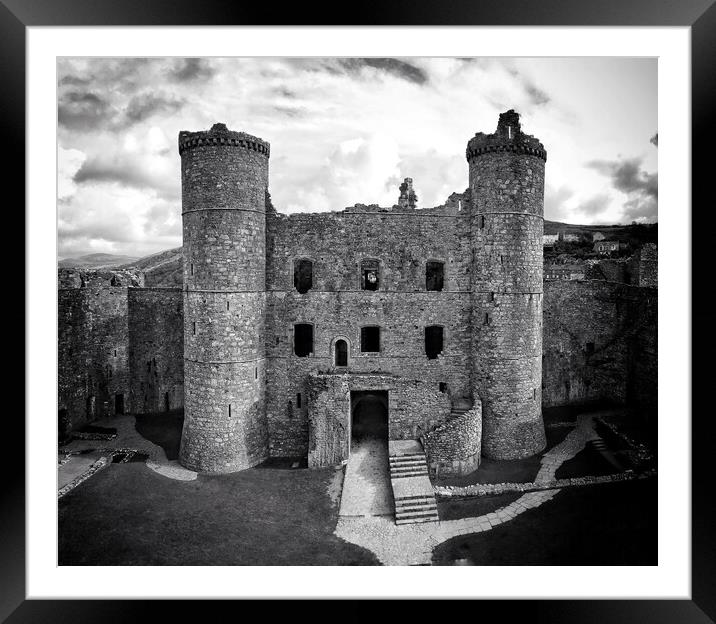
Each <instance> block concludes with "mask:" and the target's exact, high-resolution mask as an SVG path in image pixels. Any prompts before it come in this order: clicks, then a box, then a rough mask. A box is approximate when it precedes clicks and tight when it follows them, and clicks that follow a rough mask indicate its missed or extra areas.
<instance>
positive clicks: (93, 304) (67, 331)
mask: <svg viewBox="0 0 716 624" xmlns="http://www.w3.org/2000/svg"><path fill="white" fill-rule="evenodd" d="M141 283H142V275H141V273H140V272H133V271H89V270H87V271H85V270H82V271H80V270H74V269H61V270H59V271H58V291H57V296H58V310H57V311H58V342H57V345H58V409H59V410H60V412H61V413H62V417H61V418H60V420H61V421H64V424H62V423H61V425H60V426H61V427H64V428H69V429H76V428H78V427H80V426H82V425H83V424H85V423H88V422H91V421H93V420H95V419H97V418H100V417H103V416H109V415H111V414H114V413H115V412H116V410H117V408H118V406H119V407H121V405H122V402H123V403H124V410H125V411H127V410H128V405H127V401H128V397H129V361H128V351H129V349H128V344H129V341H128V302H127V291H128V288H129V287H131V286H133V285H139V284H141ZM118 397H121V398H118Z"/></svg>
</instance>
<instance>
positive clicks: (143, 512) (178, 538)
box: [59, 463, 378, 566]
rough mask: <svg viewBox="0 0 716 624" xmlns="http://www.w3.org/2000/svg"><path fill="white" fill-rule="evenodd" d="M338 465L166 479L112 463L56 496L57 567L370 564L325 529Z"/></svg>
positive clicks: (333, 506) (332, 519) (331, 516)
mask: <svg viewBox="0 0 716 624" xmlns="http://www.w3.org/2000/svg"><path fill="white" fill-rule="evenodd" d="M341 484H342V470H335V469H333V468H328V469H323V470H281V469H271V468H264V469H260V470H257V469H251V470H246V471H242V472H238V473H234V474H230V475H212V476H205V475H199V477H198V478H197V479H196V480H195V481H175V480H172V479H169V478H167V477H164V476H161V475H159V474H157V473H155V472H153V471H152V470H150V469H149V468H148V467H147V466H146V465H144V464H141V463H128V464H112V465H110V466H109V467H108V468H106V469H104V470H102V471H100V472H99V473H97V474H96V475H95V476H93V477H92V478H91V479H89V480H88V481H86V482H85V483H83V484H82V485H80V486H79V487H77V488H76V489H75V490H73V491H72V492H70V493H69V494H67V495H66V496H65V497H64V498H62V499H61V500H60V501H59V564H60V565H284V566H285V565H378V561H377V559H376V558H375V557H374V555H373V554H372V553H370V552H369V551H367V550H365V549H363V548H360V547H358V546H355V545H353V544H349V543H347V542H345V541H343V540H342V539H340V538H338V537H336V536H335V535H334V534H333V529H334V527H335V524H336V520H337V514H338V509H337V502H338V496H339V493H340V487H341Z"/></svg>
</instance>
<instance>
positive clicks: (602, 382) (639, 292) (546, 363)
mask: <svg viewBox="0 0 716 624" xmlns="http://www.w3.org/2000/svg"><path fill="white" fill-rule="evenodd" d="M656 341H657V291H656V289H653V288H639V287H635V286H630V285H626V284H617V283H611V282H599V281H583V282H578V281H569V282H548V283H545V298H544V351H543V358H544V359H543V389H542V401H543V405H544V406H545V407H548V406H553V405H569V404H578V403H583V402H588V401H595V400H609V401H614V402H618V403H622V404H625V403H627V404H632V405H636V406H640V407H644V408H646V409H655V407H656V383H657V378H656V364H657V352H656Z"/></svg>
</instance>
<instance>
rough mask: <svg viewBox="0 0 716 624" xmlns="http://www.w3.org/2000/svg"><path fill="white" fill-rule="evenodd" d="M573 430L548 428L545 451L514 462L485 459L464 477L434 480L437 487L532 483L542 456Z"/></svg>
mask: <svg viewBox="0 0 716 624" xmlns="http://www.w3.org/2000/svg"><path fill="white" fill-rule="evenodd" d="M571 430H572V429H571V428H570V427H546V428H545V435H546V437H547V446H546V448H545V450H544V451H542V452H541V453H537V454H536V455H532V456H531V457H526V458H525V459H516V460H514V461H498V460H494V459H488V458H486V457H483V459H482V462H481V463H480V467H479V468H478V469H477V470H475V471H473V472H471V473H469V474H466V475H463V476H459V477H442V478H437V479H434V480H433V482H434V484H435V485H474V484H476V483H530V482H531V481H534V478H535V477H536V476H537V473H538V472H539V468H540V462H541V460H542V455H543V454H544V453H545V452H547V451H548V450H549V449H551V448H552V447H554V446H557V444H559V443H560V442H561V441H562V440H564V438H566V437H567V434H568V433H569V432H570V431H571Z"/></svg>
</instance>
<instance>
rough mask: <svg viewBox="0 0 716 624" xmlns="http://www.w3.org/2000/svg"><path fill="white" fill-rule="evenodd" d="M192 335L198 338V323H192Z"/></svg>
mask: <svg viewBox="0 0 716 624" xmlns="http://www.w3.org/2000/svg"><path fill="white" fill-rule="evenodd" d="M191 333H192V334H193V335H194V336H196V321H192V324H191Z"/></svg>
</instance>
